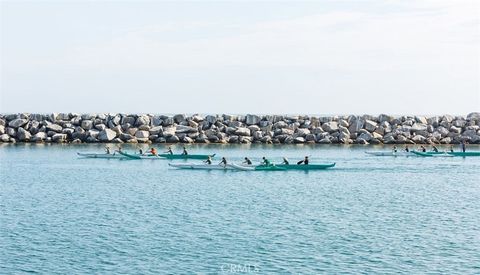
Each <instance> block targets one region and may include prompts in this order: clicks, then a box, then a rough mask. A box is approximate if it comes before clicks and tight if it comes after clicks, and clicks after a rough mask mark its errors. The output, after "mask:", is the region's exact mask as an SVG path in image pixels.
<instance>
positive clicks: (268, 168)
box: [255, 165, 287, 171]
mask: <svg viewBox="0 0 480 275" xmlns="http://www.w3.org/2000/svg"><path fill="white" fill-rule="evenodd" d="M285 170H287V169H285V168H283V167H279V166H277V165H258V166H255V171H285Z"/></svg>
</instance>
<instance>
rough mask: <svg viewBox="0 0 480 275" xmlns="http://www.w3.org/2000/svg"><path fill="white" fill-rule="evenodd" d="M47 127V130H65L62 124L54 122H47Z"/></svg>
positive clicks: (58, 131) (59, 131)
mask: <svg viewBox="0 0 480 275" xmlns="http://www.w3.org/2000/svg"><path fill="white" fill-rule="evenodd" d="M46 127H47V130H49V131H54V132H57V133H61V132H62V130H63V128H62V126H60V125H58V124H54V123H47V125H46Z"/></svg>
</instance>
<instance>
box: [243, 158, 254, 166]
mask: <svg viewBox="0 0 480 275" xmlns="http://www.w3.org/2000/svg"><path fill="white" fill-rule="evenodd" d="M242 163H243V164H247V165H252V161H251V160H250V159H249V158H247V157H245V161H244V162H242Z"/></svg>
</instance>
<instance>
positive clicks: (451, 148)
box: [450, 145, 453, 153]
mask: <svg viewBox="0 0 480 275" xmlns="http://www.w3.org/2000/svg"><path fill="white" fill-rule="evenodd" d="M450 152H452V153H453V146H452V145H450Z"/></svg>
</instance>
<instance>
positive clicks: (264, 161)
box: [262, 157, 272, 166]
mask: <svg viewBox="0 0 480 275" xmlns="http://www.w3.org/2000/svg"><path fill="white" fill-rule="evenodd" d="M262 164H263V165H265V166H270V165H272V163H271V162H270V161H269V160H268V159H266V158H265V157H263V158H262Z"/></svg>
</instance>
